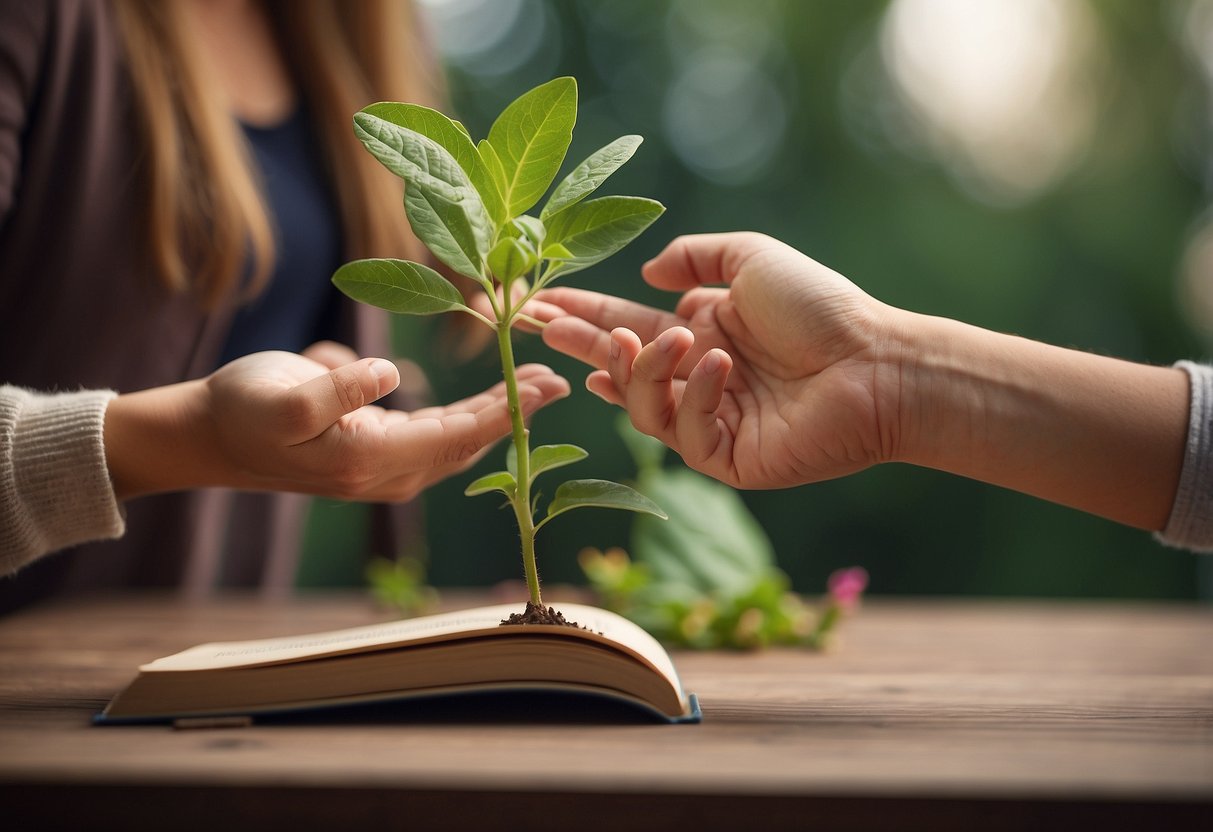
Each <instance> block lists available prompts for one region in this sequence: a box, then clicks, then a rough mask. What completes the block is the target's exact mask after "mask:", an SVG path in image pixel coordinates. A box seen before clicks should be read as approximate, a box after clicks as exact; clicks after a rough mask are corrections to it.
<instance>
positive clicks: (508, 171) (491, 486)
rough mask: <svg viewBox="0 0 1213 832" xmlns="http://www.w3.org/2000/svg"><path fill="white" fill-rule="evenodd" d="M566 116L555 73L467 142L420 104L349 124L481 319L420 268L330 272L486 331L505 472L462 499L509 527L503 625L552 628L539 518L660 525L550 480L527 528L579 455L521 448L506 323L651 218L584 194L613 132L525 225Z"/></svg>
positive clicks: (621, 200)
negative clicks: (595, 517) (504, 435)
mask: <svg viewBox="0 0 1213 832" xmlns="http://www.w3.org/2000/svg"><path fill="white" fill-rule="evenodd" d="M576 120H577V82H576V81H575V80H574V79H573V78H556V79H554V80H552V81H549V82H548V83H546V84H542V85H541V86H538V87H536V88H535V89H533V90H531V91H530V92H528V93H526V94H524V95H523V96H521V97H520V98H518V99H517V100H516V101H514V102H513V103H512V104H510V105H509V106H508V107H506V108H505V110H504V111H502V113H501V115H500V116H498V117H497V120H496V121H495V122H494V123H493V126H492V127H491V128H490V130H489V136H488V138H487V139H481V140H480V141H479V142H473V140H472V138H471V136H470V135H469V134H468V131H467V129H466V128H465V127H464V126H463V125H462V124H460V123H459V122H458V121H454V120H452V119H450V118H447V117H446V116H444V115H443V114H442V113H439V112H437V111H436V110H431V109H429V108H427V107H422V106H419V105H416V104H401V103H392V102H384V103H379V104H372V105H371V106H369V107H367V108H365V109H363V110H362V111H360V112H359V113H357V114H356V115H355V116H354V131H355V133H357V135H358V138H359V139H360V140H361V141H362V143H363V145H365V146H366V148H367V150H369V151H370V152H371V153H372V154H373V155H374V156H375V158H377V159H378V160H379V161H380V162H382V163H383V164H384V166H385V167H387V169H388V170H390V171H391V172H392V173H394V174H396V175H397V176H399V177H401V178H402V179H403V180H404V182H405V197H404V206H405V213H406V214H407V216H408V219H409V224H410V225H411V226H412V228H413V231H414V233H416V235H417V236H418V238H420V240H421V241H422V242H423V243H425V245H426V246H427V247H428V248H429V249H430V251H431V252H433V254H434V256H435V257H437V258H438V260H440V261H441V262H443V263H444V264H446V265H447V266H448V267H449V268H450V269H452V270H453V271H455V272H457V273H458V274H461V275H465V276H467V277H469V278H471V279H472V280H475V281H476V282H477V283H479V284H480V286H481V288H482V289H483V290H484V292H485V295H486V297H487V301H488V307H489V308H490V309H491V312H492V315H491V317H490V316H488V315H486V314H483V313H481V312H479V311H477V310H475V309H473V308H471V307H470V306H468V304H467V303H466V302H465V300H464V298H463V296H462V295H461V294H460V293H459V290H458V289H456V288H455V286H453V285H452V284H451V282H450V281H448V280H447V279H446V278H444V277H443V276H442V275H440V274H439V273H438V272H436V271H434V270H433V269H431V268H429V267H427V266H424V265H422V264H421V263H413V262H410V261H407V260H384V259H373V260H358V261H355V262H352V263H347V264H346V265H344V266H342V267H341V268H340V269H338V270H337V273H336V274H334V275H333V282H334V283H335V284H336V285H337V287H338V288H339V289H341V291H343V292H345V294H347V295H349V296H350V297H351V298H353V299H354V300H357V301H361V302H363V303H368V304H372V305H374V306H378V307H381V308H383V309H387V310H388V311H390V312H396V313H399V314H404V315H433V314H437V313H440V312H462V313H464V314H467V315H471V316H472V317H474V318H476V319H477V320H479V321H481V322H483V323H484V324H485V325H487V326H489V327H491V328H492V329H493V330H494V331H495V332H496V333H497V345H498V348H499V350H500V353H501V372H502V374H503V376H504V377H505V384H506V394H507V397H508V401H509V410H510V418H511V421H512V423H513V441H512V444H511V445H510V446H509V449H508V452H507V456H506V470H504V471H497V472H495V473H492V474H487V475H485V476H483V477H480V478H479V479H477V480H476V481H475V482H473V483H472V484H471V485H469V486H468V487H467V489H466V491H465V493H466V494H468V495H469V496H472V495H477V494H489V493H495V492H500V493H502V494H504V495H505V496H506V499H507V500H508V501H509V505H510V506H511V507H512V508H513V510H514V516H515V518H517V521H518V531H519V535H520V537H521V540H522V563H523V569H524V571H525V573H526V581H527V587H528V588H529V590H530V600H529V602H528V604H527V608H526V612H525V613H523V614H522V615H518V616H511V619H510V620H511V623H522V622H526V623H531V622H535V623H564V621H563V617H562V616H560V615H559V614H558V613H555V612H554V611H553V610H551V609H550V608H545V607H544V606H543V598H542V595H541V594H540V588H539V573H538V570H537V568H536V564H535V534H536V532H538V531H539V529H541V528H542V527H543V526H544V525H546V524H547V523H549V522H550V521H551V520H552V519H553V518H555V517H557V516H558V515H560V514H563V513H565V512H566V511H571V510H572V509H575V508H585V507H588V506H599V507H603V508H616V509H626V510H628V511H637V512H644V513H648V514H654V515H657V516H659V517H664V516H665V514H664V512H662V510H661V509H660V508H658V506H657V505H656V504H655V503H653V502H652V501H651V500H649V499H648V498H647V497H645V496H644V495H642V494H640V493H639V492H637V491H635V490H633V489H631V488H628V487H627V486H625V485H620V484H619V483H614V482H609V481H607V480H593V479H589V480H569V481H567V482H565V483H563V484H561V485H560V486H559V487H558V488H557V489H556V492H555V494H554V495H553V497H552V499H551V500H550V501H549V502H548V504H547V509H546V512H545V514H544V516H543V517H542V519H538V520H536V516H537V506H536V504H535V498H534V495H533V492H532V489H533V486H534V484H535V480H536V478H537V477H538V476H539V475H540V474H542V473H545V472H547V471H550V470H552V469H554V468H559V467H561V466H564V465H569V464H571V463H574V462H578V461H580V460H582V459H585V458H586V456H587V453H586V452H585V451H584V450H583V449H582V448H579V447H577V446H576V445H540V446H538V447H536V448H534V449H531V448H530V447H529V442H530V436H529V431H528V429H527V427H526V425H525V424H524V422H523V419H522V409H521V407H520V406H519V401H518V383H517V378H516V374H515V366H514V347H513V341H512V338H511V333H512V331H513V327H514V325H515V324H516V323H517V322H518V321H520V320H529V319H528V318H527V317H526V315H525V314H524V313H523V312H522V309H523V307H524V306H525V304H526V303H527V301H529V300H530V299H531V298H532V297H533V296H534V294H535V293H536V292H537V291H539V290H540V289H542V288H544V287H545V286H549V285H551V283H552V281H554V280H555V279H556V278H558V277H563V276H565V275H569V274H572V273H573V272H576V271H580V270H581V269H585V268H588V267H589V266H592V265H594V264H595V263H598V262H600V261H602V260H605V259H606V258H607V257H610V256H611V255H612V254H614V253H615V252H617V251H619V250H620V249H621V248H623V247H624V246H625V245H627V244H628V243H630V242H631V241H632V240H634V239H635V238H636V237H637V236H638V235H639V234H640V233H641V232H642V231H644V230H645V229H646V228H648V226H649V225H650V224H651V223H652V222H653V221H654V220H656V219H657V217H659V216H660V215H661V213H662V212H663V211H664V210H665V208H664V207H663V206H662V205H661V203H659V202H655V201H654V200H651V199H644V198H642V197H634V196H605V197H599V198H597V199H588V200H587V199H586V197H587V196H589V195H590V194H591V193H593V192H594V191H595V190H596V189H597V188H598V186H599V185H601V184H602V183H603V181H605V180H606V178H607V177H608V176H610V175H611V174H612V173H614V172H615V171H616V170H618V169H619V167H620V166H621V165H623V164H624V163H625V162H627V161H628V159H630V158H631V157H632V154H633V153H635V151H636V148H637V147H638V146H639V145H640V142H641V137H640V136H622V137H620V138H618V139H616V140H615V141H613V142H611V143H610V144H608V145H606V146H605V147H603V148H602V149H601V150H598V151H597V152H595V153H593V154H591V155H590V156H589V158H587V159H586V160H585V161H584V162H582V163H581V164H579V165H578V166H577V167H576V168H574V169H573V171H572V172H571V173H569V175H568V176H566V177H565V178H564V179H563V180H562V181H561V182H560V184H559V185H557V186H556V189H555V190H554V191H553V192H552V194H551V196H550V197H548V200H547V202H546V203H545V204H544V206H543V209H542V210H541V211H540V212H539V216H537V217H536V216H532V215H529V214H527V213H526V212H527V211H528V210H530V209H531V208H533V207H534V206H535V205H536V204H537V203H538V202H539V199H540V198H541V197H542V196H543V195H544V194H545V193H547V190H548V187H549V186H550V185H551V184H552V181H553V180H554V179H555V178H556V174H557V173H558V172H559V170H560V166H561V164H562V163H563V161H564V157H565V154H566V153H567V152H568V148H569V143H570V141H571V140H572V136H573V124H574V122H576ZM531 322H532V323H535V324H538V322H535V321H531ZM503 623H504V622H503Z"/></svg>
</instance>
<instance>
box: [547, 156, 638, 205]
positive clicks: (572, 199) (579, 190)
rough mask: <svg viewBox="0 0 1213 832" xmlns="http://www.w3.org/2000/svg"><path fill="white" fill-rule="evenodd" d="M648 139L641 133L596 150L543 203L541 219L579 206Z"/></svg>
mask: <svg viewBox="0 0 1213 832" xmlns="http://www.w3.org/2000/svg"><path fill="white" fill-rule="evenodd" d="M643 141H644V139H643V138H642V137H640V136H620V137H619V138H617V139H615V141H613V142H611V143H610V144H608V145H607V146H606V147H604V148H602V149H600V150H597V151H595V152H594V153H592V154H590V156H589V157H588V158H587V159H586V160H585V161H584V162H582V163H581V164H580V165H578V166H577V167H575V168H573V172H572V173H570V174H569V175H568V176H566V177H565V178H564V180H563V181H562V182H561V183H560V184H559V185H557V186H556V190H555V191H553V192H552V195H551V196H550V197H549V198H548V201H547V205H545V206H543V211H542V212H540V214H539V218H540V219H541V220H546V219H547V218H548V217H550V216H551V215H552V214H555V213H556V212H558V211H560V210H562V209H564V208H567V207H569V206H570V205H575V204H576V203H578V202H580V201H581V200H583V199H585V198H586V197H587V196H589V195H590V194H592V193H593V192H594V191H596V190H597V189H598V186H599V185H601V184H602V183H603V182H605V181H606V179H607V177H608V176H610V175H611V174H612V173H614V172H615V171H617V170H619V168H621V167H622V166H623V164H624V163H625V162H626V161H627V160H628V159H631V158H632V154H633V153H635V152H636V148H638V147H640V143H641V142H643Z"/></svg>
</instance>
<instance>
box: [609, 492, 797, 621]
mask: <svg viewBox="0 0 1213 832" xmlns="http://www.w3.org/2000/svg"><path fill="white" fill-rule="evenodd" d="M637 488H639V489H640V490H641V491H643V492H644V493H645V494H647V495H648V496H649V497H650V498H652V499H653V500H654V501H656V502H658V503H660V505H661V506H662V507H663V508H665V510H666V511H667V512H668V513H669V521H668V522H665V523H657V522H654V521H651V520H649V518H647V517H638V518H637V519H636V521H635V522H634V523H633V524H632V539H631V547H630V548H631V552H632V556H633V557H634V558H635V559H636V562H637V563H647V564H648V565H649V568H650V569H651V570H652V571H653V578H654V581H655V582H657V583H667V582H668V583H677V584H680V585H689V586H693V587H695V588H696V589H697V590H699V591H700V592H701V593H704V594H715V595H717V596H723V597H731V596H734V595H737V594H740V593H743V592H748V591H749V590H750V589H751V588H752V587H753V586H754V585H755V584H756V583H757V582H758V581H759V580H762V579H763V578H765V577H767V576H769V575H770V574H771V572H772V571H773V570H774V569H775V552H774V548H773V547H772V545H771V542H770V539H769V538H768V537H767V535H766V533H765V532H764V531H763V530H762V526H761V525H759V523H758V521H757V520H755V519H754V516H753V515H752V514H751V513H750V512H749V509H747V508H746V506H745V503H744V502H742V500H741V497H740V495H738V493H737V492H736V491H735V490H734V489H732V488H730V487H728V486H727V485H724V484H722V483H719V482H717V481H715V480H713V479H711V478H709V477H706V476H704V475H702V474H699V473H697V472H695V471H691V470H689V469H685V468H676V469H670V470H665V469H657V470H652V469H650V470H648V471H645V472H644V473H642V475H641V476H640V478H639V479H638V480H637Z"/></svg>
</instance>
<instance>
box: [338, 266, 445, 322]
mask: <svg viewBox="0 0 1213 832" xmlns="http://www.w3.org/2000/svg"><path fill="white" fill-rule="evenodd" d="M333 283H334V284H335V285H336V286H337V288H338V289H340V290H341V291H342V292H344V293H345V294H347V295H349V296H350V297H351V298H353V299H354V300H357V301H361V302H362V303H369V304H370V305H371V306H378V307H379V308H380V309H386V310H388V311H389V312H396V313H399V314H401V315H434V314H436V313H439V312H450V311H452V310H456V309H467V306H466V305H465V304H464V302H463V296H462V295H461V294H459V290H458V289H456V288H455V287H454V286H452V285H451V283H450V281H448V280H447V279H446V278H445V277H443V276H442V275H440V274H438V272H436V271H434V270H433V269H431V268H430V267H429V266H423V265H422V264H420V263H412V262H410V261H408V260H355V261H353V262H352V263H346V264H345V265H344V266H342V267H341V268H339V269H338V270H337V272H336V273H335V274H334V275H333Z"/></svg>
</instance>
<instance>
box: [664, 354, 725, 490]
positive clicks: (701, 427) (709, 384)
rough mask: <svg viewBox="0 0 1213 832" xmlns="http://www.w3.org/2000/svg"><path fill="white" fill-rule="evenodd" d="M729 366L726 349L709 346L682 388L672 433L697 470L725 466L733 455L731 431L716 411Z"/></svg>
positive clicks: (687, 459) (687, 460)
mask: <svg viewBox="0 0 1213 832" xmlns="http://www.w3.org/2000/svg"><path fill="white" fill-rule="evenodd" d="M732 369H733V359H732V358H731V357H730V356H729V354H728V353H727V352H725V351H724V350H720V349H713V350H709V351H708V352H707V354H705V355H704V356H703V358H701V359H700V360H699V363H698V364H696V365H695V368H694V369H693V370H691V373H690V375H689V376H688V377H687V383H686V387H684V388H683V391H682V400H681V401H680V402H679V404H678V411H677V416H676V420H675V427H674V435H675V437H676V442H677V448H678V452H679V454H681V455H682V458H683V459H684V460H685V461H686V463H687V464H688V465H690V466H692V467H695V468H698V469H700V470H704V471H712V470H715V469H717V468H720V467H721V466H726V467H727V466H728V465H729V463H730V461H731V460H732V457H733V446H732V434H731V433H730V432H729V431H728V430H727V429H726V428H725V426H724V424H723V422H722V421H721V419H720V417H719V416H718V415H717V414H718V411H719V409H720V403H721V400H722V399H723V397H724V390H725V385H726V384H727V383H728V380H729V372H730V371H731V370H732Z"/></svg>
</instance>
